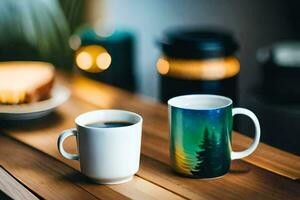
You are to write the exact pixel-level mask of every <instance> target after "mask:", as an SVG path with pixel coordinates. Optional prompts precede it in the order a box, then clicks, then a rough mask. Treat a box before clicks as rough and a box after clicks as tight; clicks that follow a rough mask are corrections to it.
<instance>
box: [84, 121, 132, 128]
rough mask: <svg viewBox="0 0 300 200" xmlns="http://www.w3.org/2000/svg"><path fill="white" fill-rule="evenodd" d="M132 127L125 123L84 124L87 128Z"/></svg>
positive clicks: (100, 122) (129, 123) (101, 122)
mask: <svg viewBox="0 0 300 200" xmlns="http://www.w3.org/2000/svg"><path fill="white" fill-rule="evenodd" d="M130 125H133V123H131V122H125V121H97V122H93V123H89V124H86V126H88V127H93V128H116V127H124V126H130Z"/></svg>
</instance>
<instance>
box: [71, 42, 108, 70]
mask: <svg viewBox="0 0 300 200" xmlns="http://www.w3.org/2000/svg"><path fill="white" fill-rule="evenodd" d="M111 61H112V58H111V56H110V54H109V53H108V52H107V50H106V49H105V48H104V47H102V46H100V45H89V46H83V47H81V48H79V49H78V50H77V51H76V64H77V66H78V67H79V68H80V69H82V70H84V71H87V72H91V73H98V72H102V71H104V70H107V69H108V68H109V66H110V64H111Z"/></svg>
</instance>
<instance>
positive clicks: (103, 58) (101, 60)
mask: <svg viewBox="0 0 300 200" xmlns="http://www.w3.org/2000/svg"><path fill="white" fill-rule="evenodd" d="M110 63H111V57H110V55H109V53H107V52H104V53H101V54H99V55H98V56H97V59H96V64H97V66H98V67H99V68H100V69H102V70H106V69H107V68H108V67H109V66H110Z"/></svg>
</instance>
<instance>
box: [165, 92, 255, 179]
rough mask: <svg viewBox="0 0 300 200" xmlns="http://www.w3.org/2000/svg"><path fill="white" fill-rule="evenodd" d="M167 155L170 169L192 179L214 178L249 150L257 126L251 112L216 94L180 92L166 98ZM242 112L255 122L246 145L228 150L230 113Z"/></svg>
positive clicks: (250, 149)
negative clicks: (234, 105) (244, 147)
mask: <svg viewBox="0 0 300 200" xmlns="http://www.w3.org/2000/svg"><path fill="white" fill-rule="evenodd" d="M168 108H169V126H170V157H171V164H172V167H173V169H174V170H175V171H176V172H178V173H180V174H182V175H185V176H188V177H193V178H215V177H219V176H222V175H224V174H226V173H227V172H228V171H229V169H230V163H231V160H234V159H240V158H243V157H246V156H248V155H250V154H251V153H253V151H254V150H255V149H256V148H257V146H258V144H259V139H260V125H259V121H258V119H257V117H256V116H255V114H254V113H253V112H251V111H250V110H248V109H245V108H232V100H231V99H229V98H227V97H223V96H218V95H198V94H195V95H184V96H178V97H174V98H172V99H170V100H169V101H168ZM238 114H242V115H246V116H248V117H249V118H250V119H251V120H252V121H253V123H254V125H255V136H254V140H253V143H252V144H251V145H250V147H249V148H248V149H246V150H244V151H241V152H234V151H232V149H231V134H232V122H233V116H234V115H238Z"/></svg>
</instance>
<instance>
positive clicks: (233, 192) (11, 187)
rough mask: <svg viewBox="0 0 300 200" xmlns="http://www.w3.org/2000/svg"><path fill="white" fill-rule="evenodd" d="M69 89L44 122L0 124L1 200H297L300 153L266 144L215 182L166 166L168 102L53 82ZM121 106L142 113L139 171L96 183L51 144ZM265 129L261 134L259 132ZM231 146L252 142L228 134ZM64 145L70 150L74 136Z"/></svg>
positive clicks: (78, 82) (78, 81)
mask: <svg viewBox="0 0 300 200" xmlns="http://www.w3.org/2000/svg"><path fill="white" fill-rule="evenodd" d="M58 82H60V84H64V85H66V86H68V87H70V88H71V89H72V96H71V98H70V99H69V101H68V102H66V103H65V104H64V105H62V106H61V107H59V108H58V109H57V110H56V112H53V113H52V114H50V115H49V116H47V117H44V118H42V119H38V120H33V121H27V122H17V123H15V122H4V121H2V122H1V123H0V124H1V125H0V130H1V131H0V132H2V134H1V136H0V191H2V192H0V198H5V197H8V196H10V197H12V198H14V199H35V198H45V199H56V200H57V199H300V185H299V177H300V158H299V157H298V156H296V155H293V154H290V153H287V152H284V151H281V150H279V149H276V148H273V147H271V146H268V145H266V144H262V143H261V144H260V145H259V147H258V149H257V151H256V152H255V153H254V154H252V155H251V156H249V157H247V158H245V159H243V160H237V161H233V162H232V167H231V170H230V172H229V173H228V174H227V175H225V176H224V177H222V178H219V179H215V180H198V179H190V178H184V177H181V176H178V175H177V174H175V173H174V172H173V171H172V170H171V168H170V166H169V155H168V140H169V138H168V124H167V107H166V106H165V105H163V104H159V103H157V102H154V101H153V100H151V99H149V98H146V97H141V96H137V95H133V94H131V93H128V92H126V91H123V90H120V89H117V88H114V87H112V86H108V85H105V84H102V83H96V82H94V81H91V80H87V79H84V78H81V77H78V76H76V77H75V78H72V79H66V78H60V80H59V81H58ZM101 108H115V109H126V110H130V111H134V112H137V113H139V114H141V115H142V116H143V118H144V126H143V138H142V155H141V163H140V170H139V171H138V173H137V174H136V175H135V176H134V179H133V180H132V181H130V182H128V183H125V184H120V185H107V186H106V185H97V184H93V183H92V182H91V181H90V180H88V179H87V178H85V177H84V176H83V175H82V174H80V172H79V163H78V162H77V161H70V160H66V159H64V158H62V157H61V156H60V155H59V153H58V151H57V147H56V141H57V137H58V135H59V134H60V132H61V131H63V130H64V129H67V128H71V127H74V122H73V120H74V118H75V117H76V116H77V115H79V114H80V113H83V112H87V111H90V110H94V109H101ZM262 134H264V133H262ZM233 142H234V144H233V146H234V149H235V150H241V149H244V148H246V147H247V146H248V145H249V143H250V142H251V139H250V138H248V137H246V136H244V135H241V134H239V133H234V134H233ZM65 148H66V149H67V150H68V151H71V152H75V151H76V150H75V149H76V147H75V140H74V138H70V139H68V140H67V141H66V144H65Z"/></svg>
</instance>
